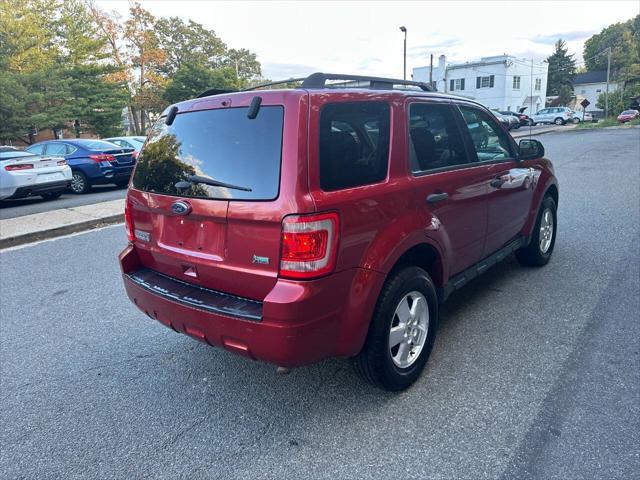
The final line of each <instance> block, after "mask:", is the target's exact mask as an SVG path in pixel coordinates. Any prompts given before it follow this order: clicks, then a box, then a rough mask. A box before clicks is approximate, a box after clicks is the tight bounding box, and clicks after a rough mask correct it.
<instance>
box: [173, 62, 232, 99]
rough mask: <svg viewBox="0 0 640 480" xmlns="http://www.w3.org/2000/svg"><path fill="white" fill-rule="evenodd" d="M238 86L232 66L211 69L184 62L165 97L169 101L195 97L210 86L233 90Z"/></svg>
mask: <svg viewBox="0 0 640 480" xmlns="http://www.w3.org/2000/svg"><path fill="white" fill-rule="evenodd" d="M235 86H236V75H235V70H233V69H231V68H217V69H215V70H214V69H211V68H208V67H206V66H203V65H200V64H195V65H194V64H190V63H186V64H183V65H182V66H181V67H180V68H179V69H178V71H177V72H176V73H175V75H173V77H172V78H171V80H170V81H169V83H168V84H167V87H166V89H165V90H164V94H163V98H164V100H166V101H167V102H168V103H176V102H181V101H183V100H188V99H189V98H193V97H195V96H197V95H199V94H200V93H202V92H204V91H205V90H208V89H210V88H219V89H229V90H233V89H234V88H235Z"/></svg>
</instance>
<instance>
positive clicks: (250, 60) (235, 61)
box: [223, 48, 261, 88]
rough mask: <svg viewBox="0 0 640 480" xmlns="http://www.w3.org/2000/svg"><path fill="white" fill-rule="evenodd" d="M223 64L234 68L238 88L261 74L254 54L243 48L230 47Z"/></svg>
mask: <svg viewBox="0 0 640 480" xmlns="http://www.w3.org/2000/svg"><path fill="white" fill-rule="evenodd" d="M223 64H224V65H226V66H228V67H231V68H233V69H234V71H235V73H236V78H237V85H236V86H237V87H238V88H242V87H244V86H246V85H247V83H248V82H249V80H251V79H252V78H256V77H260V75H261V71H260V62H258V59H257V57H256V54H255V53H251V52H250V51H249V50H246V49H244V48H241V49H239V50H236V49H234V48H232V49H230V50H229V51H228V52H227V55H226V58H225V60H224V62H223Z"/></svg>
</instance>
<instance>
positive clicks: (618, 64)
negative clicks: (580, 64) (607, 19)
mask: <svg viewBox="0 0 640 480" xmlns="http://www.w3.org/2000/svg"><path fill="white" fill-rule="evenodd" d="M609 47H610V48H611V70H612V71H613V72H614V73H619V72H622V71H623V70H624V69H626V68H628V67H630V66H631V65H634V64H636V65H637V64H638V63H640V15H637V16H636V17H635V18H633V19H630V20H628V21H626V22H622V23H614V24H613V25H609V26H608V27H607V28H604V29H603V30H602V31H601V32H600V33H597V34H595V35H593V36H592V37H591V38H589V39H588V40H587V41H586V42H585V43H584V54H583V56H584V59H585V63H586V65H587V69H588V70H590V71H594V70H606V69H607V54H606V50H607V49H608V48H609Z"/></svg>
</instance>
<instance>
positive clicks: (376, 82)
mask: <svg viewBox="0 0 640 480" xmlns="http://www.w3.org/2000/svg"><path fill="white" fill-rule="evenodd" d="M327 80H345V81H354V82H369V86H368V87H362V88H371V89H376V90H393V86H394V85H407V86H411V87H418V88H420V89H421V90H423V91H425V92H434V91H435V90H434V89H433V88H431V87H430V86H429V85H428V84H426V83H424V82H414V81H413V80H400V79H397V78H383V77H369V76H366V75H344V74H341V73H322V72H316V73H312V74H311V75H309V76H308V77H299V78H288V79H287V80H278V81H276V82H268V83H261V84H259V85H254V86H253V87H249V88H245V89H243V90H221V89H215V88H212V89H209V90H207V91H205V92H202V93H201V94H200V95H198V97H197V98H201V97H208V96H210V95H219V94H222V93H231V92H235V91H239V92H250V91H252V90H258V89H260V88H265V87H272V86H274V85H283V84H287V83H295V82H299V83H300V84H301V85H300V87H301V88H335V87H343V86H345V85H344V83H342V84H333V85H331V84H329V85H327Z"/></svg>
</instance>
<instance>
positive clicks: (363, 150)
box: [319, 102, 390, 192]
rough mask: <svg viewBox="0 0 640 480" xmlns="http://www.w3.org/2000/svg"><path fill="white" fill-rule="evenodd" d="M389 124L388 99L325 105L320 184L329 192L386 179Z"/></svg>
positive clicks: (322, 127) (322, 120)
mask: <svg viewBox="0 0 640 480" xmlns="http://www.w3.org/2000/svg"><path fill="white" fill-rule="evenodd" d="M389 125H390V109H389V105H388V104H387V103H382V102H353V103H352V102H344V103H330V104H327V105H325V106H324V107H323V109H322V112H321V114H320V138H319V153H320V156H319V161H320V188H322V190H324V191H327V192H328V191H334V190H340V189H343V188H352V187H358V186H361V185H369V184H372V183H376V182H380V181H382V180H383V179H385V178H386V176H387V165H388V163H389Z"/></svg>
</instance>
